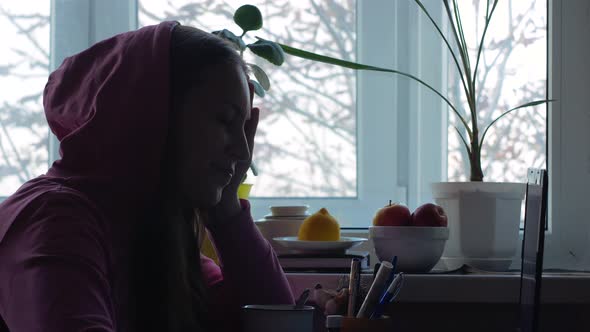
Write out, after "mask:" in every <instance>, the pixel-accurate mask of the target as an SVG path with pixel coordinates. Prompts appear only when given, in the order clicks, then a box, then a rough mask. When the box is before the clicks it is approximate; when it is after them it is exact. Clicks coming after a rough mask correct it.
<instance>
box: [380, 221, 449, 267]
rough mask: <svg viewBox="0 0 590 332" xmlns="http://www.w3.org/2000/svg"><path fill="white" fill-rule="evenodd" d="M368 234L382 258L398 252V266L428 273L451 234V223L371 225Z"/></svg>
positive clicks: (386, 259) (382, 259) (390, 257)
mask: <svg viewBox="0 0 590 332" xmlns="http://www.w3.org/2000/svg"><path fill="white" fill-rule="evenodd" d="M369 238H370V239H371V240H372V241H373V245H374V246H375V254H376V255H377V258H378V259H379V261H391V259H392V258H393V256H397V270H398V271H401V272H409V273H425V272H429V271H430V270H432V268H433V267H434V266H435V265H436V263H437V262H438V261H439V260H440V257H441V256H442V253H443V251H444V249H445V244H446V242H447V239H448V238H449V228H448V227H421V226H371V227H369Z"/></svg>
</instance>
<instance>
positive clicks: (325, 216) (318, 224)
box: [297, 208, 340, 241]
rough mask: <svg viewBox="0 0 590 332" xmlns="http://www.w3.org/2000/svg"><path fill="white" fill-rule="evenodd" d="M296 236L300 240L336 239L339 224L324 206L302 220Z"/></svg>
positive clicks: (338, 234) (338, 235) (338, 232)
mask: <svg viewBox="0 0 590 332" xmlns="http://www.w3.org/2000/svg"><path fill="white" fill-rule="evenodd" d="M297 238H298V239H299V240H301V241H338V240H340V225H339V224H338V222H337V221H336V219H335V218H334V217H332V216H331V215H330V213H328V210H326V208H321V209H320V210H319V211H318V212H316V213H314V214H312V215H311V216H309V217H307V218H305V220H303V224H301V227H299V232H298V234H297Z"/></svg>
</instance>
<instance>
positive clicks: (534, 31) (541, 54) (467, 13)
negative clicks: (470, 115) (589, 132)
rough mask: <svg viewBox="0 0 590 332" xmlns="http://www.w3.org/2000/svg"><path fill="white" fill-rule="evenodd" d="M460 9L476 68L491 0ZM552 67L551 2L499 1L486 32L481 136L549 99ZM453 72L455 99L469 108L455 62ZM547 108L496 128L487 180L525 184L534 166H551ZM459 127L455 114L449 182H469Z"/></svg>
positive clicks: (488, 142)
mask: <svg viewBox="0 0 590 332" xmlns="http://www.w3.org/2000/svg"><path fill="white" fill-rule="evenodd" d="M491 2H493V1H490V3H491ZM460 5H461V7H460V9H461V14H462V16H461V17H462V21H463V27H464V28H465V33H466V35H465V39H466V40H467V42H468V43H469V44H470V46H471V47H472V48H471V49H470V52H471V56H472V57H471V59H472V66H474V64H475V60H474V59H475V56H476V49H475V45H476V38H477V37H476V36H480V35H481V33H482V29H483V23H484V17H485V11H486V1H484V0H476V1H469V2H467V1H466V2H460ZM475 18H477V20H475ZM473 27H475V28H473ZM546 63H547V1H546V0H526V1H522V0H518V1H514V0H508V1H500V2H498V6H497V8H496V11H495V12H494V15H493V17H492V20H491V24H490V26H489V28H488V32H487V34H486V41H485V48H484V52H483V53H482V57H481V60H480V65H479V70H478V71H479V74H478V76H477V82H476V89H479V95H478V105H479V114H478V117H479V123H480V135H481V134H482V133H483V130H484V129H485V128H486V127H487V126H488V125H489V124H490V123H491V122H492V121H493V120H494V119H495V118H497V117H498V116H499V115H500V114H502V113H503V112H504V111H507V110H509V109H511V108H513V107H516V106H518V105H521V104H524V103H526V102H528V101H532V100H538V99H545V98H546V90H547V85H546V81H547V70H546ZM449 73H450V75H449V76H450V83H449V85H450V87H451V97H452V99H451V100H452V101H453V103H454V104H458V103H459V102H458V101H459V100H460V101H461V102H460V104H461V105H466V103H465V98H464V93H463V88H462V86H461V85H459V84H458V82H457V80H458V77H457V76H456V73H457V70H456V68H455V66H454V64H452V65H451V66H450V68H449ZM546 109H547V108H546V106H545V105H539V106H535V107H529V108H524V109H520V110H517V111H515V112H513V113H512V114H509V115H507V116H505V117H503V118H502V119H501V120H499V121H498V122H496V123H495V124H494V125H493V127H491V129H490V130H489V131H488V133H487V134H486V137H485V141H484V145H483V147H482V158H481V159H482V168H483V172H484V181H498V182H509V181H511V182H525V181H526V174H527V173H526V170H527V168H528V167H538V168H545V167H546V166H545V165H546V158H547V155H546V142H547V130H546V129H547V125H546V120H547V112H546ZM455 126H457V127H458V128H462V127H461V123H460V122H459V121H457V117H455V116H453V115H451V116H449V128H448V133H449V157H448V177H449V181H465V180H468V179H469V159H468V157H467V153H466V151H465V147H464V146H463V143H462V142H461V141H460V139H459V137H458V135H457V132H456V130H455ZM462 133H463V134H464V135H465V132H464V131H462ZM480 137H481V136H480Z"/></svg>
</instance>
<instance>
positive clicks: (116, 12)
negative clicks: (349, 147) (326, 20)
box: [50, 0, 590, 269]
mask: <svg viewBox="0 0 590 332" xmlns="http://www.w3.org/2000/svg"><path fill="white" fill-rule="evenodd" d="M357 3H358V6H359V7H358V14H357V15H358V22H357V23H358V24H357V27H358V33H357V36H358V60H359V61H361V62H364V63H369V64H374V65H377V66H385V67H389V68H400V69H406V70H407V71H409V72H412V73H417V74H418V76H420V77H424V78H425V80H426V81H428V82H438V84H440V86H442V84H444V82H445V80H446V77H445V75H446V73H445V72H443V73H442V74H440V76H438V77H434V76H430V77H429V75H433V73H435V72H437V71H436V70H430V68H441V67H442V63H446V61H447V59H446V58H441V59H439V61H437V62H432V61H431V59H430V58H429V57H428V55H429V54H431V52H433V50H432V45H439V46H440V42H439V41H438V37H437V36H436V35H434V34H433V29H432V27H431V26H430V22H428V21H426V19H425V18H424V17H423V16H412V15H411V14H413V13H417V12H418V11H417V9H416V7H415V6H414V3H413V2H411V1H407V2H405V1H389V0H372V1H360V0H359V1H358V2H357ZM588 11H590V2H588V1H586V0H568V1H563V0H549V16H548V19H549V33H548V40H549V41H548V45H549V47H548V49H549V50H548V66H549V72H550V75H549V82H548V83H549V96H550V98H555V99H557V100H558V101H557V102H555V103H552V104H551V105H550V106H549V116H548V136H549V137H548V140H549V144H548V147H549V151H548V164H549V167H548V168H549V170H550V173H549V174H550V218H551V220H552V222H551V223H550V225H551V227H550V229H549V232H547V237H546V244H545V245H546V254H545V267H547V268H569V269H588V268H589V267H590V250H588V249H587V243H588V242H589V241H590V223H589V222H588V220H587V219H588V217H587V216H588V215H590V204H588V203H587V202H586V200H587V197H588V196H589V195H588V194H589V193H590V190H589V189H588V188H590V150H588V149H587V148H584V147H583V146H585V145H584V144H583V143H586V142H590V134H589V131H588V130H587V128H588V127H590V126H589V125H590V111H588V108H587V106H586V105H587V100H586V98H587V90H588V87H590V65H589V64H588V63H587V61H586V59H588V58H590V45H589V44H588V43H587V37H586V36H588V33H589V32H590V22H588V21H587V19H586V17H585V16H584V13H587V12H588ZM439 14H441V13H437V14H435V15H439ZM565 18H567V19H565ZM62 19H67V20H70V24H69V25H68V24H60V22H61V20H62ZM71 20H75V26H76V27H78V28H77V29H73V28H72V25H71ZM136 27H137V4H136V1H135V0H124V1H121V0H77V1H68V0H52V29H51V37H52V38H51V39H52V41H51V55H52V58H51V69H52V70H53V69H55V68H56V66H57V65H59V63H61V61H62V60H63V58H64V57H66V56H69V55H71V54H73V53H75V52H78V51H80V50H83V49H85V48H86V47H88V46H90V45H92V44H93V43H94V42H97V41H99V40H101V39H104V38H106V37H109V36H111V35H113V34H115V33H118V32H123V31H127V30H130V29H135V28H136ZM62 40H63V41H67V42H65V43H64V42H61V41H62ZM437 41H438V42H437ZM439 46H436V47H439ZM375 49H377V50H379V51H378V52H375V51H374V50H375ZM402 49H403V50H407V54H400V53H396V50H402ZM440 53H441V54H443V56H445V55H444V54H446V52H442V51H441V52H440ZM436 75H439V74H436ZM434 85H437V84H436V83H435V84H434ZM357 87H358V94H357V95H358V102H357V108H358V118H357V126H358V127H357V128H358V131H357V144H358V151H357V153H358V154H357V156H358V180H357V184H358V197H356V198H351V199H338V198H332V199H252V206H253V209H252V211H253V215H254V217H255V218H260V217H262V216H263V215H265V214H266V213H267V212H268V206H270V205H282V204H299V203H305V204H309V205H310V206H311V207H312V209H317V208H319V207H322V206H323V207H327V208H328V209H329V210H331V211H335V214H336V215H337V217H339V219H340V220H342V221H343V223H344V224H345V226H347V225H364V226H365V227H366V226H367V225H369V223H370V221H371V218H372V213H374V211H375V210H376V209H377V208H379V207H380V206H382V205H383V204H384V203H385V202H384V201H385V200H387V199H390V198H391V199H392V200H396V201H399V202H403V203H406V204H408V205H409V206H410V207H411V208H414V207H416V206H417V205H418V204H419V203H421V202H425V201H428V200H430V199H431V197H430V188H429V183H430V182H433V181H439V180H442V179H446V160H447V158H446V153H447V138H446V135H447V122H446V120H447V114H448V111H447V110H446V108H445V107H444V105H443V104H442V103H441V101H440V100H437V97H436V96H430V95H431V94H429V93H428V92H426V93H423V91H426V89H424V88H422V87H420V86H418V85H417V84H415V83H414V82H412V83H410V82H408V81H407V80H403V79H397V78H394V76H393V75H390V74H380V73H363V72H359V73H358V79H357ZM402 94H403V95H406V94H407V95H409V96H410V98H409V99H405V98H399V96H400V95H402ZM408 110H412V111H411V112H410V111H408ZM439 110H440V112H438V111H439ZM436 112H438V113H436ZM374 115H375V116H374ZM434 118H436V121H439V122H436V121H434V120H433V119H434ZM365 133H371V134H372V135H366V134H365ZM374 133H380V135H379V136H377V135H374ZM400 141H406V142H408V144H406V145H402V144H400V145H396V144H394V143H389V142H400ZM384 142H385V143H384ZM57 147H58V144H57V141H56V140H55V138H54V137H52V140H51V142H50V156H51V157H50V159H51V160H50V162H52V161H53V160H55V159H57V158H58V148H57ZM582 150H583V153H580V152H581V151H582ZM408 179H409V180H408ZM361 232H366V230H365V231H362V230H361ZM570 252H571V253H573V254H574V255H572V254H571V253H570Z"/></svg>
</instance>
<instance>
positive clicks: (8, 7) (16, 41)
mask: <svg viewBox="0 0 590 332" xmlns="http://www.w3.org/2000/svg"><path fill="white" fill-rule="evenodd" d="M0 30H1V31H2V44H0V91H2V93H0V196H8V195H10V194H12V193H13V192H14V191H16V189H18V187H19V186H20V185H21V184H22V183H23V182H25V181H27V180H29V179H30V178H32V177H35V176H38V175H40V174H43V173H44V172H45V171H46V170H47V162H48V155H49V153H48V138H49V129H48V126H47V123H46V120H45V115H44V113H43V106H42V91H43V87H44V86H45V83H46V82H47V75H48V72H49V1H41V0H36V1H10V2H2V3H0Z"/></svg>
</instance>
